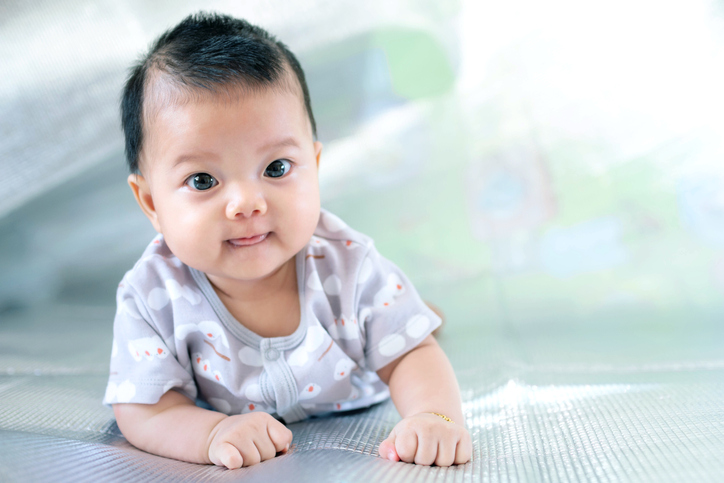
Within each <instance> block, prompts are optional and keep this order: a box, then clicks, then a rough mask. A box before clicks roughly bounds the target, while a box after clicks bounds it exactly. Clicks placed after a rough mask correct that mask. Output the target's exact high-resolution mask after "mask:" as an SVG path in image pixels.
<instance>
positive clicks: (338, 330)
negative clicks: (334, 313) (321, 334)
mask: <svg viewBox="0 0 724 483" xmlns="http://www.w3.org/2000/svg"><path fill="white" fill-rule="evenodd" d="M327 330H328V332H329V335H330V336H332V338H333V339H346V340H354V339H359V335H360V332H359V326H358V325H357V320H355V318H354V317H345V316H342V317H340V318H339V319H334V325H330V326H329V329H327Z"/></svg>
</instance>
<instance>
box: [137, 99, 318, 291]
mask: <svg viewBox="0 0 724 483" xmlns="http://www.w3.org/2000/svg"><path fill="white" fill-rule="evenodd" d="M321 149H322V145H321V143H319V142H314V140H313V137H312V132H311V127H310V123H309V120H308V118H307V113H306V111H305V109H304V105H303V103H302V101H301V100H300V98H299V96H298V95H295V94H293V93H291V92H283V91H281V90H279V89H265V90H263V91H261V92H258V93H255V94H251V95H245V96H240V98H239V99H238V100H237V99H233V100H229V99H228V98H227V97H224V96H220V97H217V98H211V99H208V100H200V101H193V102H188V103H186V104H183V105H172V106H168V107H163V108H161V109H160V111H159V112H158V114H157V115H156V116H154V117H153V118H152V119H151V120H150V122H149V125H148V127H147V129H146V137H145V144H144V146H143V153H142V161H141V171H142V174H143V176H142V177H141V179H139V180H138V184H137V185H138V186H139V188H134V185H133V181H134V179H135V178H136V177H135V175H131V176H130V177H129V183H130V184H131V187H132V188H133V189H134V192H136V193H137V198H138V201H139V204H140V205H141V207H142V208H143V210H144V212H145V213H146V215H147V216H148V217H149V219H150V220H151V222H152V223H153V225H154V227H155V228H156V230H157V231H158V232H160V233H162V234H163V236H164V238H165V240H166V243H167V244H168V246H169V248H170V249H171V251H172V252H173V253H174V254H175V255H176V256H177V257H178V258H179V259H180V260H181V261H182V262H184V263H185V264H187V265H189V266H191V267H193V268H196V269H197V270H200V271H202V272H205V273H206V274H207V276H208V277H209V279H210V280H211V282H212V283H214V284H215V285H217V286H223V285H224V284H225V283H227V284H228V282H234V281H237V282H253V281H256V280H259V279H263V278H265V277H267V276H269V275H271V274H273V273H275V272H276V270H277V269H279V268H280V267H282V266H283V265H284V264H285V263H287V262H290V263H293V261H292V258H293V257H294V255H295V254H296V253H297V252H299V251H300V250H301V249H302V248H303V247H304V245H305V244H306V243H307V242H308V241H309V239H310V238H311V236H312V234H313V232H314V229H315V227H316V225H317V221H318V219H319V209H320V201H319V182H318V177H317V172H318V163H319V155H320V153H321ZM144 189H145V190H147V191H148V194H147V195H144ZM144 196H145V197H146V199H145V200H144ZM144 204H145V205H146V207H144Z"/></svg>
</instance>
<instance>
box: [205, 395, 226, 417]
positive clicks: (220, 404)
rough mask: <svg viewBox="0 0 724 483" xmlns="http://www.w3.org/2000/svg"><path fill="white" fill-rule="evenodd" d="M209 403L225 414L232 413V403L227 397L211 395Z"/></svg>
mask: <svg viewBox="0 0 724 483" xmlns="http://www.w3.org/2000/svg"><path fill="white" fill-rule="evenodd" d="M209 404H211V405H212V406H214V407H215V408H216V409H218V410H219V411H221V412H222V413H224V414H231V404H229V401H227V400H226V399H221V398H218V397H210V398H209Z"/></svg>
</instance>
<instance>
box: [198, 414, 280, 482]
mask: <svg viewBox="0 0 724 483" xmlns="http://www.w3.org/2000/svg"><path fill="white" fill-rule="evenodd" d="M209 439H210V440H211V442H210V443H209V449H208V455H209V460H211V462H212V463H214V464H215V465H218V466H226V467H227V468H229V469H235V468H241V467H242V466H251V465H255V464H257V463H259V462H261V461H266V460H268V459H271V458H273V457H275V456H276V455H277V453H282V452H284V453H285V452H286V451H287V450H288V449H289V445H290V444H291V442H292V432H291V431H289V429H287V427H286V426H284V425H283V424H282V423H280V422H279V421H277V420H276V419H274V418H273V417H272V416H271V415H269V414H267V413H263V412H256V413H249V414H239V415H236V416H229V417H228V418H225V419H222V420H221V421H219V423H218V424H217V425H216V427H215V428H214V430H213V431H212V433H211V437H210V438H209Z"/></svg>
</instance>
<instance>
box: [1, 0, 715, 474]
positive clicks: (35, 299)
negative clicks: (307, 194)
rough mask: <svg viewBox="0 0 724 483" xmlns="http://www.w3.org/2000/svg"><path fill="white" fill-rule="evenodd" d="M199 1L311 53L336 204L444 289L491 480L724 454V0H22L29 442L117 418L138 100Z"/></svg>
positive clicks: (395, 256)
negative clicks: (129, 144)
mask: <svg viewBox="0 0 724 483" xmlns="http://www.w3.org/2000/svg"><path fill="white" fill-rule="evenodd" d="M201 8H203V9H205V10H217V11H221V12H225V13H229V14H232V15H235V16H239V17H244V18H246V19H247V20H249V21H251V22H252V23H256V24H259V25H260V26H262V27H264V28H266V29H268V30H269V31H271V32H272V33H274V34H276V35H277V37H278V38H280V39H281V40H282V41H283V42H285V43H286V44H287V45H288V46H289V47H290V48H291V50H292V51H294V52H295V53H296V54H297V56H298V58H299V59H300V61H301V63H302V66H303V68H304V69H305V71H306V75H307V80H308V84H309V87H310V91H311V97H312V105H313V109H314V114H315V117H316V120H317V125H318V130H319V139H320V140H321V141H322V142H323V143H324V146H325V147H324V151H323V153H322V159H321V170H320V179H321V187H322V188H321V189H322V202H323V206H325V207H326V208H328V209H329V210H331V211H332V212H334V213H336V214H337V215H339V216H340V217H342V218H343V219H344V220H346V221H347V222H348V223H349V224H350V225H351V226H352V227H354V228H356V229H358V230H360V231H362V232H364V233H367V234H368V235H370V236H372V237H373V238H374V239H375V240H376V244H377V247H378V249H379V250H380V252H381V253H382V254H383V255H385V256H387V257H388V258H390V259H391V260H393V261H394V262H395V263H397V264H398V265H399V266H400V267H401V268H402V269H403V270H404V271H405V272H406V273H407V275H408V276H409V278H410V279H411V280H412V281H413V282H414V283H415V285H416V287H417V289H418V290H419V292H420V293H421V294H422V296H423V297H424V298H425V299H426V300H429V301H431V302H432V303H434V304H436V305H438V306H440V307H441V308H442V309H443V310H444V312H445V313H446V315H447V323H446V326H445V327H444V329H443V331H442V333H441V335H440V337H439V340H440V343H441V345H442V346H443V348H445V349H446V351H447V353H448V355H449V357H450V359H451V360H452V362H453V365H454V367H455V369H456V372H457V375H458V378H459V380H460V384H461V387H462V390H463V400H464V404H465V408H466V417H467V418H468V425H469V427H470V428H471V431H472V434H473V438H474V441H475V448H476V455H477V456H475V458H476V459H475V461H476V463H475V464H476V465H478V466H474V468H475V469H474V471H475V472H479V473H478V474H481V475H483V477H484V478H483V480H485V481H488V479H491V478H492V480H495V475H498V476H499V477H500V479H502V480H506V481H508V479H510V478H512V479H513V480H516V481H517V478H518V477H521V475H523V476H525V475H529V476H530V475H533V476H534V478H533V479H535V475H538V477H539V478H538V480H537V481H550V479H546V477H542V476H540V475H541V474H543V473H539V471H544V470H543V469H541V468H548V469H547V470H546V471H549V473H547V474H548V478H549V477H550V475H551V474H552V475H554V476H555V475H556V474H558V477H561V478H562V475H564V474H568V475H572V476H571V479H574V480H575V479H584V480H586V479H587V480H589V481H590V480H593V479H596V478H597V475H605V474H607V475H609V476H610V475H614V478H613V479H614V480H616V481H620V479H621V478H622V477H627V476H628V477H632V475H633V477H634V478H633V479H636V478H635V477H636V475H639V476H640V475H647V474H648V475H653V476H651V478H652V480H651V481H664V480H665V479H666V478H663V477H664V476H666V475H669V476H671V475H677V474H678V475H679V476H680V477H681V478H680V480H679V481H685V480H688V481H700V480H701V478H700V477H702V475H703V476H707V475H708V474H709V475H710V473H707V471H709V469H710V468H712V467H714V468H718V471H719V474H720V476H721V475H724V462H723V461H722V460H721V454H722V452H721V447H722V443H721V442H722V441H724V424H722V422H721V419H722V418H721V415H722V414H724V412H722V405H721V401H722V400H724V384H722V381H724V377H723V376H724V372H723V371H722V370H723V369H724V358H723V357H722V355H721V348H722V343H724V331H723V330H722V324H721V318H722V315H724V190H723V189H722V187H723V186H724V184H723V183H724V136H723V134H724V116H723V115H722V113H724V89H722V86H724V1H723V0H674V1H653V0H635V1H630V0H627V1H622V0H612V1H608V2H580V1H574V0H552V1H548V2H537V1H533V0H513V1H507V2H500V1H491V0H459V1H457V0H399V1H389V0H368V1H365V2H360V1H351V0H307V1H305V2H291V1H289V2H287V1H276V0H275V1H267V0H264V1H263V0H246V1H243V2H239V1H208V2H200V1H189V0H175V1H168V0H166V1H155V2H148V1H139V0H125V1H108V0H100V1H90V0H58V1H39V0H33V1H24V2H7V1H6V2H0V59H2V60H1V62H2V75H0V172H2V173H4V174H5V175H7V176H9V177H10V178H9V180H8V183H6V184H3V187H2V190H1V193H2V196H0V430H2V431H5V433H3V434H5V437H6V441H9V442H8V443H7V444H8V445H11V444H15V443H13V441H16V440H18V441H24V440H23V439H22V438H20V439H18V438H16V439H12V438H10V436H8V435H9V434H11V433H10V432H11V431H27V432H30V433H33V434H42V435H55V436H57V435H63V436H67V435H68V434H70V433H71V432H72V431H75V433H72V434H76V435H81V434H82V436H74V437H76V438H77V440H78V441H90V440H93V441H96V440H94V439H93V438H100V437H104V438H105V437H109V436H108V435H114V436H113V437H114V438H119V437H120V436H119V434H118V432H117V428H116V429H114V424H113V417H112V413H111V411H110V410H109V409H108V408H104V407H102V406H101V405H100V400H101V398H102V395H103V391H104V388H105V382H106V380H107V374H108V372H107V371H108V359H109V352H110V347H111V338H112V321H113V315H114V312H115V306H114V305H115V290H116V285H117V284H118V282H119V281H120V279H121V278H122V276H123V274H124V273H125V271H126V270H129V269H130V268H131V267H132V266H133V264H134V263H135V261H136V260H137V259H138V257H139V256H140V254H141V253H142V251H143V249H144V248H145V246H146V245H147V244H148V243H149V241H150V240H151V238H152V237H153V236H154V234H155V233H154V231H153V229H152V227H151V225H150V223H149V222H148V220H147V219H146V218H145V217H144V216H143V214H142V213H141V211H140V209H139V208H138V207H137V205H136V203H135V201H134V199H133V196H132V194H131V191H130V189H129V188H128V186H127V184H126V176H127V172H126V168H125V161H124V157H123V137H122V133H121V130H120V126H119V125H120V122H119V112H118V101H119V96H120V91H121V88H122V85H123V83H124V81H125V78H126V75H127V72H128V68H129V66H130V65H131V64H132V63H133V62H134V61H135V60H136V59H137V58H138V57H139V55H140V54H141V53H142V52H144V51H145V49H147V48H148V46H149V44H150V42H151V41H152V40H153V39H154V38H155V37H157V36H158V35H159V34H160V33H162V32H163V31H165V30H166V29H168V28H170V27H172V26H173V25H175V24H176V23H177V22H178V21H179V20H181V19H182V18H183V17H185V16H187V15H188V14H190V13H193V12H196V11H198V10H199V9H201ZM37 376H44V377H37ZM61 376H62V377H61ZM66 376H72V377H66ZM59 407H63V408H66V409H67V408H74V409H73V411H70V410H68V411H60V412H59V411H58V410H57V408H59ZM381 407H382V408H383V409H380V410H379V412H377V413H375V412H371V413H370V414H372V416H369V417H373V416H374V415H375V414H382V411H387V412H385V413H384V414H394V408H393V407H392V406H391V405H389V404H388V405H387V406H381ZM642 408H643V409H642ZM682 408H685V409H686V410H685V411H682ZM647 411H648V413H647ZM366 417H368V416H364V415H358V416H357V418H366ZM385 421H387V420H385ZM390 421H394V418H393V419H390ZM300 424H301V423H300ZM329 424H333V423H329ZM360 427H362V426H360ZM390 427H391V426H390ZM388 429H389V428H388ZM83 431H85V432H83ZM114 431H115V432H114ZM295 431H297V429H295ZM340 431H341V433H340V434H343V435H344V438H346V439H344V441H350V439H349V438H352V441H367V442H368V443H369V442H370V441H372V443H374V441H375V438H376V437H377V436H375V435H376V434H377V433H374V435H372V436H370V435H369V434H366V433H365V434H363V435H362V436H360V439H358V440H355V438H356V436H354V437H352V436H349V434H351V433H348V432H346V431H347V429H343V430H340ZM380 431H381V432H380V433H379V434H382V430H380ZM0 432H1V431H0ZM295 434H299V433H298V432H297V433H295ZM301 434H302V436H300V438H301V440H304V438H305V434H306V435H307V436H309V434H312V435H314V434H318V433H304V432H302V433H301ZM541 434H543V436H541ZM89 435H90V436H89ZM98 435H101V436H98ZM55 436H53V437H55ZM314 437H315V438H316V436H314ZM309 438H310V439H313V437H312V436H309ZM596 438H602V439H600V441H603V442H602V443H599V442H598V441H599V440H598V439H596ZM2 439H3V438H0V443H1V442H2ZM32 441H34V440H32ZM103 441H106V440H103ZM110 441H111V442H110V443H108V444H110V445H111V446H113V447H121V446H119V445H120V444H121V443H120V442H119V441H120V440H119V439H113V440H110ZM295 441H298V439H297V436H295ZM325 441H327V440H325ZM329 441H332V438H331V437H330V439H329ZM339 441H343V439H342V437H341V436H340V440H339ZM310 444H311V443H310ZM325 444H327V443H325ZM335 444H336V443H335ZM340 444H342V443H340ZM345 444H346V443H345ZM350 444H351V443H350ZM355 444H356V443H355ZM360 444H361V443H360ZM528 444H530V445H532V446H526V445H528ZM320 445H321V443H320ZM36 446H37V445H36V444H35V443H32V445H29V446H28V447H32V448H36ZM8 447H9V446H8ZM48 447H49V448H50V450H48V454H51V453H52V454H56V453H53V452H54V451H55V449H53V448H55V447H54V446H53V445H52V444H50V445H49V446H48ZM73 447H74V446H73ZM309 447H312V446H305V448H309ZM319 447H322V446H319ZM325 447H326V446H325ZM340 447H341V446H340ZM360 447H364V448H366V449H365V450H364V451H365V452H368V450H369V452H368V454H373V453H374V450H375V449H374V448H375V447H374V445H372V446H369V445H368V446H360ZM684 447H685V448H687V450H686V451H683V450H682V448H684ZM124 448H125V449H124V450H123V451H126V452H132V451H133V449H132V448H130V447H128V446H127V445H126V447H124ZM300 448H301V446H300ZM356 448H358V447H355V448H352V450H353V451H357V452H359V450H358V449H356ZM511 448H512V449H511ZM675 448H678V449H675ZM0 449H2V444H0ZM343 449H344V448H343ZM680 450H681V451H680ZM18 451H19V450H18ZM69 451H75V450H72V449H71V450H69ZM104 451H105V450H104ZM300 451H301V450H300ZM496 451H499V452H498V453H496ZM511 451H512V453H511ZM8 454H9V456H7V458H6V462H7V461H11V460H12V461H14V462H16V460H17V461H19V462H20V463H17V464H16V467H15V469H16V470H17V471H21V470H20V469H18V468H30V467H35V466H36V462H35V460H31V459H28V460H27V461H28V464H27V465H26V464H25V463H22V461H25V460H23V459H22V458H21V456H22V457H26V458H31V456H32V454H33V453H32V452H31V453H28V454H27V455H26V453H22V454H21V453H20V452H16V453H12V452H11V453H8ZM58 454H60V453H58ZM99 454H112V453H108V452H107V451H106V452H103V451H101V453H99ZM139 454H140V453H139ZM511 454H512V456H511ZM13 455H15V456H13ZM18 455H20V456H18ZM23 455H24V456H23ZM496 455H497V456H496ZM81 456H82V455H81ZM546 456H548V457H549V459H547V460H546V459H545V458H546ZM134 457H138V458H140V457H141V456H139V455H137V456H134ZM143 457H144V458H145V457H148V458H151V457H150V456H148V455H146V456H143ZM18 458H20V459H18ZM30 461H32V463H30ZM119 461H121V460H119ZM286 461H297V460H294V459H288V460H286ZM355 461H356V460H355ZM164 464H165V463H164ZM279 464H286V463H279ZM288 464H291V463H288ZM364 464H369V460H365V463H364ZM28 465H30V466H28ZM486 465H487V466H486ZM536 465H538V466H536ZM48 468H50V470H55V466H54V465H48ZM69 468H70V467H69ZM682 468H683V469H682ZM0 470H2V465H0ZM50 470H49V471H50ZM14 471H15V470H14ZM22 471H25V470H22ZM73 471H75V470H73V469H68V472H69V474H73ZM209 471H211V470H209ZM260 471H261V470H260ZM460 471H467V470H460ZM506 472H507V473H506ZM18 474H20V473H18ZM360 474H361V473H360ZM491 475H492V476H491ZM501 475H502V476H501ZM506 475H513V476H507V477H506ZM516 475H517V476H516ZM657 475H658V476H657ZM682 475H684V476H686V477H684V476H682ZM506 478H508V479H506ZM661 478H663V479H661ZM0 479H2V471H0ZM20 479H22V478H20ZM20 479H19V481H20ZM373 479H374V478H373ZM604 479H605V478H604ZM624 479H626V478H624ZM644 479H645V478H644ZM553 480H556V478H553ZM176 481H178V480H176ZM267 481H268V480H267ZM476 481H477V480H476Z"/></svg>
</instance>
